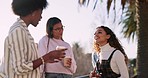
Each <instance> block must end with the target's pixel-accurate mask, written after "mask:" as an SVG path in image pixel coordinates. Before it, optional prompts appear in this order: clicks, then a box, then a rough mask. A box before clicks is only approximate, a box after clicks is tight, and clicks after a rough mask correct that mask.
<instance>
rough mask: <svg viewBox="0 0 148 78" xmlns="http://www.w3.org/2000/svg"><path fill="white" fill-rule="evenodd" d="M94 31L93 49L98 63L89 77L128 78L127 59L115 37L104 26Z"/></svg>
mask: <svg viewBox="0 0 148 78" xmlns="http://www.w3.org/2000/svg"><path fill="white" fill-rule="evenodd" d="M96 29H97V30H96V32H95V34H94V39H95V44H94V47H95V50H96V51H97V53H98V61H97V62H96V68H95V71H93V72H91V75H90V77H93V76H97V77H98V78H129V74H128V68H127V61H128V58H127V55H126V54H125V52H124V49H123V48H122V46H121V44H120V43H119V41H118V39H117V37H116V35H115V34H114V33H113V32H112V30H111V29H109V28H108V27H106V26H100V27H97V28H96Z"/></svg>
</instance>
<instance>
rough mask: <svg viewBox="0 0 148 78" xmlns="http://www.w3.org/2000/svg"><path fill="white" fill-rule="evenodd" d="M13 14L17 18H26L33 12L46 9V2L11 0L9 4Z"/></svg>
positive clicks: (39, 0)
mask: <svg viewBox="0 0 148 78" xmlns="http://www.w3.org/2000/svg"><path fill="white" fill-rule="evenodd" d="M11 5H12V10H13V12H14V14H16V15H18V16H27V15H29V14H31V13H32V12H33V11H35V10H38V9H44V8H46V7H47V5H48V2H47V1H46V0H13V2H12V3H11Z"/></svg>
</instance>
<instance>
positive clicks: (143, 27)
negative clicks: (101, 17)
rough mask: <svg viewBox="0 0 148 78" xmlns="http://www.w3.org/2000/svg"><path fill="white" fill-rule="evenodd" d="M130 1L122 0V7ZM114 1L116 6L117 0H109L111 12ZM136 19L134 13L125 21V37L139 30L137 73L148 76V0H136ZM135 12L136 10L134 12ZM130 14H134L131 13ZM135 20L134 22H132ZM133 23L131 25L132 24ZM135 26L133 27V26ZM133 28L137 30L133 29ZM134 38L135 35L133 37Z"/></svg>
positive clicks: (81, 0) (140, 77)
mask: <svg viewBox="0 0 148 78" xmlns="http://www.w3.org/2000/svg"><path fill="white" fill-rule="evenodd" d="M94 1H95V5H94V9H95V7H96V3H97V2H98V0H94ZM128 1H129V2H130V1H133V0H121V5H122V9H123V10H124V7H125V4H126V2H128ZM89 2H90V0H79V4H80V5H85V4H86V5H88V4H89ZM112 2H114V6H115V2H116V0H107V10H108V13H109V10H110V6H111V3H112ZM135 6H136V14H135V15H136V21H133V20H134V19H133V18H134V17H135V15H133V17H130V18H128V19H127V21H128V22H127V21H124V22H125V25H124V27H123V32H124V31H125V33H124V34H125V37H127V38H130V37H131V36H134V35H136V34H135V33H136V32H137V38H138V51H137V74H138V78H148V74H147V72H148V67H147V66H148V61H146V60H147V59H148V50H147V48H148V43H147V41H148V31H147V29H148V26H147V25H148V22H147V20H148V10H147V9H148V0H136V5H135ZM133 13H134V12H133ZM129 16H132V14H130V15H129ZM132 21H133V22H132ZM133 23H135V24H136V25H134V24H133ZM130 24H131V25H130ZM132 25H133V27H135V28H133V27H132ZM133 29H134V30H135V31H133ZM132 38H133V37H132Z"/></svg>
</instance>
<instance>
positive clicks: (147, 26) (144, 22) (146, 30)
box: [136, 0, 148, 78]
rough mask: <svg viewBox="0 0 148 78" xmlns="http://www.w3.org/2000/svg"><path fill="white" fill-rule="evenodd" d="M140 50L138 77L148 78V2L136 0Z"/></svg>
mask: <svg viewBox="0 0 148 78" xmlns="http://www.w3.org/2000/svg"><path fill="white" fill-rule="evenodd" d="M136 4H137V8H136V13H137V28H138V52H137V74H138V78H148V2H146V1H144V0H137V1H136Z"/></svg>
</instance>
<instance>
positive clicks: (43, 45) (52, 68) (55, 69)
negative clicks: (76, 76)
mask: <svg viewBox="0 0 148 78" xmlns="http://www.w3.org/2000/svg"><path fill="white" fill-rule="evenodd" d="M48 39H49V38H48V37H47V36H44V37H43V38H42V39H41V40H40V41H39V45H38V50H39V55H40V56H43V55H45V54H46V53H47V52H50V51H52V50H55V49H56V47H57V46H64V47H66V48H68V50H66V51H65V53H66V56H70V57H71V58H72V64H71V67H70V68H66V67H64V66H63V64H62V63H61V61H59V62H56V63H47V64H46V69H45V71H46V72H48V73H64V74H70V75H72V74H73V73H75V72H76V68H77V66H76V62H75V59H74V55H73V51H72V49H71V46H70V45H69V44H68V43H67V42H65V41H62V40H58V39H55V38H52V39H50V40H49V45H48V49H47V44H48ZM42 71H43V69H41V72H42Z"/></svg>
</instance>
